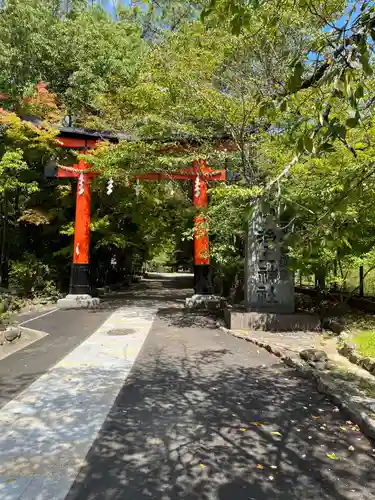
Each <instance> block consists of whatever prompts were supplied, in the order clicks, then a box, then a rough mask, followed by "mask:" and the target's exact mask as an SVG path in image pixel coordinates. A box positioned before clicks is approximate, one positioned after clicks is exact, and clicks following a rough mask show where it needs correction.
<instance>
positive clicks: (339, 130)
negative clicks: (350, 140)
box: [335, 125, 346, 139]
mask: <svg viewBox="0 0 375 500" xmlns="http://www.w3.org/2000/svg"><path fill="white" fill-rule="evenodd" d="M335 131H336V133H337V135H338V136H339V137H341V138H342V139H345V138H346V127H345V126H344V125H337V126H336V127H335Z"/></svg>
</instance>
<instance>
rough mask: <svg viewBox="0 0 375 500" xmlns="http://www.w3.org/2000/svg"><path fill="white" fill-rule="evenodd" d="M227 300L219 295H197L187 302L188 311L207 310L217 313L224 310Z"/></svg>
mask: <svg viewBox="0 0 375 500" xmlns="http://www.w3.org/2000/svg"><path fill="white" fill-rule="evenodd" d="M225 305H226V300H225V299H224V298H223V297H219V296H218V295H200V294H195V295H193V296H192V297H189V298H188V299H186V301H185V307H186V309H190V310H198V309H199V310H202V309H204V310H207V311H215V310H217V309H224V307H225Z"/></svg>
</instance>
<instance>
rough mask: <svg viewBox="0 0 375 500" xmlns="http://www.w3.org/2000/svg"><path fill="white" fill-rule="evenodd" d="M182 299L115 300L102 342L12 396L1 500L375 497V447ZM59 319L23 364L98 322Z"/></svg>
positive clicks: (3, 438)
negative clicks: (46, 345) (186, 307)
mask: <svg viewBox="0 0 375 500" xmlns="http://www.w3.org/2000/svg"><path fill="white" fill-rule="evenodd" d="M181 287H182V283H179V282H178V280H173V281H168V280H167V279H164V280H151V281H149V282H147V283H142V284H141V285H139V286H138V287H137V289H136V290H134V291H132V293H125V294H120V295H117V299H116V300H115V301H112V302H111V306H110V307H103V308H102V309H101V310H100V311H99V312H97V313H95V314H97V316H95V315H93V317H96V318H98V321H100V322H102V324H101V326H99V325H98V326H96V331H95V333H93V334H92V335H90V336H89V335H88V334H87V333H86V334H84V335H83V336H82V337H81V338H79V339H76V340H75V342H76V346H74V347H72V346H71V348H70V351H69V353H67V352H63V349H61V351H60V353H59V354H57V353H56V354H54V355H55V356H57V357H58V356H60V357H59V358H58V359H55V360H54V363H53V364H52V360H51V359H50V361H49V362H48V363H49V364H50V366H49V367H48V368H46V367H44V368H42V369H41V375H40V376H38V374H36V373H34V372H35V370H34V372H33V377H34V380H33V381H32V383H31V380H32V377H31V378H30V380H28V385H27V384H26V386H25V385H23V390H22V392H17V391H13V393H12V395H13V397H14V395H16V397H15V398H14V399H13V400H12V401H9V402H8V403H6V404H4V406H3V407H2V409H1V411H0V476H1V477H0V499H1V500H13V499H20V498H21V499H22V500H26V499H27V500H52V499H53V500H65V499H66V500H99V499H100V500H115V499H116V500H117V499H121V500H122V499H124V500H128V499H129V500H146V499H155V500H172V499H182V500H198V499H202V500H214V499H215V500H245V499H246V500H258V499H259V500H261V499H262V500H263V499H282V500H283V499H287V500H290V499H298V500H301V499H304V500H305V499H306V500H309V499H311V500H312V499H314V500H315V499H353V500H364V499H366V500H367V499H368V500H373V499H375V458H374V456H373V450H372V448H373V447H374V448H375V446H374V445H373V444H372V443H370V442H369V441H367V439H366V438H365V437H363V436H362V435H361V434H360V432H359V431H358V430H356V428H355V427H353V426H352V425H350V424H349V423H347V422H346V421H345V416H344V415H341V414H340V413H339V412H337V411H336V409H335V408H334V407H333V406H332V405H331V404H330V403H329V402H328V401H326V400H325V399H324V398H323V397H322V396H321V395H319V394H318V393H317V392H316V390H315V388H314V387H313V385H312V384H311V383H310V382H309V381H307V380H304V379H301V378H299V377H298V376H296V374H295V373H294V372H292V371H290V370H289V369H288V368H286V367H284V366H283V365H281V364H279V362H278V360H277V359H276V358H274V357H273V356H272V355H270V354H268V353H267V352H266V351H263V350H260V349H257V348H256V347H255V346H254V345H252V344H250V343H247V342H246V343H245V342H243V341H241V340H238V339H236V338H234V337H232V336H229V335H227V334H226V333H224V332H222V331H220V330H218V329H216V328H215V322H214V321H212V320H210V318H205V317H200V316H196V315H194V314H192V313H190V314H187V313H184V311H183V310H182V309H181V307H182V305H183V299H184V297H185V296H186V295H187V294H188V293H189V291H188V290H185V289H182V288H181ZM118 306H120V307H118ZM65 313H66V314H67V316H64V317H63V318H59V324H62V325H64V323H65V330H61V331H60V334H59V335H58V336H57V338H55V341H53V340H52V337H53V334H51V335H49V336H46V337H44V338H43V339H41V340H39V341H38V342H36V343H35V344H34V345H33V346H34V347H33V346H30V347H29V349H30V352H29V356H31V355H32V352H31V351H32V350H33V348H34V349H35V347H38V344H39V343H43V342H46V341H47V340H46V339H49V342H52V344H53V342H57V344H56V345H59V344H58V342H61V337H63V336H64V335H68V336H72V335H73V332H77V331H78V330H80V328H81V326H82V328H83V324H84V323H85V322H86V321H88V318H91V316H89V313H88V312H80V313H78V315H77V317H76V318H75V322H73V321H72V320H70V319H69V318H71V316H70V312H67V311H65ZM53 314H54V313H52V314H51V317H50V319H49V320H48V321H50V322H51V321H54V318H53ZM58 314H62V312H61V313H60V312H59V313H58ZM78 316H79V317H78ZM47 317H48V316H46V318H47ZM41 320H42V319H41ZM41 320H40V321H41ZM69 321H70V323H69ZM90 321H92V320H91V319H90ZM103 321H104V323H103ZM69 324H70V331H69V332H68V331H67V328H69V326H68V325H69ZM44 325H45V324H44ZM50 325H51V323H50ZM45 327H46V326H45ZM33 328H35V325H33ZM46 328H47V327H46ZM48 328H50V326H48ZM63 328H64V327H63ZM76 334H77V335H78V333H76ZM73 336H74V335H73ZM73 344H74V342H73ZM73 344H72V345H73ZM13 356H14V359H15V360H16V359H19V357H20V356H21V357H22V351H20V352H19V353H15V354H14V355H12V356H9V358H6V360H3V361H2V362H0V370H1V369H2V368H1V367H2V363H3V362H5V361H6V362H7V363H11V361H12V357H13ZM47 357H48V356H47ZM24 359H25V358H24ZM39 359H41V358H40V356H39ZM13 378H16V374H15V373H14V374H13ZM8 382H9V381H8ZM30 383H31V384H30ZM4 385H5V386H7V385H8V384H4ZM4 390H6V387H5V388H4V387H3V388H2V391H1V392H3V391H4ZM349 448H350V449H349Z"/></svg>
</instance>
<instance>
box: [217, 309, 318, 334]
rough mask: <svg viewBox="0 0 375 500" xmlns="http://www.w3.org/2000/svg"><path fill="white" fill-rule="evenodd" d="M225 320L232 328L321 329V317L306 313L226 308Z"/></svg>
mask: <svg viewBox="0 0 375 500" xmlns="http://www.w3.org/2000/svg"><path fill="white" fill-rule="evenodd" d="M224 320H225V324H226V327H227V328H229V329H230V330H260V331H277V332H287V331H319V330H320V320H319V318H318V317H317V316H315V315H313V314H304V313H293V314H284V313H266V312H256V311H238V310H234V309H225V310H224Z"/></svg>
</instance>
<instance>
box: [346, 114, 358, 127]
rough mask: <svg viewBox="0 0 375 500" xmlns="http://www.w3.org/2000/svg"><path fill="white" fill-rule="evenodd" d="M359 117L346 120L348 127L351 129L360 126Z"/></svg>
mask: <svg viewBox="0 0 375 500" xmlns="http://www.w3.org/2000/svg"><path fill="white" fill-rule="evenodd" d="M358 121H359V119H358V117H357V116H353V117H352V118H348V119H347V120H346V125H347V126H348V127H349V128H354V127H356V126H357V125H358Z"/></svg>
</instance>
